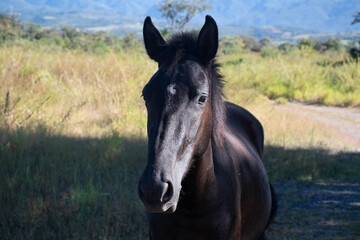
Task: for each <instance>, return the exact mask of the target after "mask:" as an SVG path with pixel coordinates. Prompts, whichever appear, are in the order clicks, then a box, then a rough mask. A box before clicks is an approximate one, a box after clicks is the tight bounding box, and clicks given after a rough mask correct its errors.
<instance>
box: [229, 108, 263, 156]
mask: <svg viewBox="0 0 360 240" xmlns="http://www.w3.org/2000/svg"><path fill="white" fill-rule="evenodd" d="M225 106H226V113H227V122H228V124H230V125H231V126H230V128H231V129H232V130H235V131H238V132H239V133H240V134H245V135H246V137H247V138H248V139H249V140H250V141H251V142H252V144H253V145H254V147H255V148H256V150H257V151H258V153H259V155H260V157H262V155H263V150H264V129H263V127H262V125H261V123H260V121H259V120H258V119H257V118H256V117H255V116H254V115H253V114H251V113H250V112H249V111H248V110H246V109H245V108H243V107H240V106H238V105H235V104H233V103H230V102H225Z"/></svg>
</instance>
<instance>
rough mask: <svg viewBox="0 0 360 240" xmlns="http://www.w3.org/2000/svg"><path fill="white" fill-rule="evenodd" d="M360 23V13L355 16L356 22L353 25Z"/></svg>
mask: <svg viewBox="0 0 360 240" xmlns="http://www.w3.org/2000/svg"><path fill="white" fill-rule="evenodd" d="M355 23H360V12H357V14H356V15H354V21H353V22H352V23H351V24H355Z"/></svg>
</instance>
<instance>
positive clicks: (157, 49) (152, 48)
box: [143, 17, 166, 62]
mask: <svg viewBox="0 0 360 240" xmlns="http://www.w3.org/2000/svg"><path fill="white" fill-rule="evenodd" d="M143 36H144V43H145V48H146V51H147V53H148V55H149V57H150V58H151V59H153V60H155V61H156V62H160V60H161V55H162V52H163V50H164V49H165V47H166V42H165V40H164V39H163V38H162V36H161V34H160V32H159V30H157V28H156V27H155V26H154V24H153V23H152V21H151V18H150V17H147V18H146V19H145V21H144V28H143Z"/></svg>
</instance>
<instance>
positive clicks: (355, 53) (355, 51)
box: [349, 47, 360, 62]
mask: <svg viewBox="0 0 360 240" xmlns="http://www.w3.org/2000/svg"><path fill="white" fill-rule="evenodd" d="M349 53H350V56H351V57H352V58H353V59H354V60H355V61H356V62H359V58H360V49H359V48H356V47H352V48H350V50H349Z"/></svg>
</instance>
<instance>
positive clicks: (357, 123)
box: [276, 102, 360, 152]
mask: <svg viewBox="0 0 360 240" xmlns="http://www.w3.org/2000/svg"><path fill="white" fill-rule="evenodd" d="M276 108H278V109H281V110H282V111H286V112H293V113H295V114H299V115H302V116H306V117H309V118H311V119H312V120H313V121H315V122H318V123H321V124H324V125H326V126H327V127H329V129H330V128H331V129H333V130H335V131H337V133H338V134H339V136H340V137H341V138H340V139H339V141H341V140H345V141H349V142H351V143H352V145H354V146H356V151H357V152H360V108H341V107H329V106H319V105H306V104H303V103H298V102H289V103H286V104H284V105H278V106H276Z"/></svg>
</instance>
